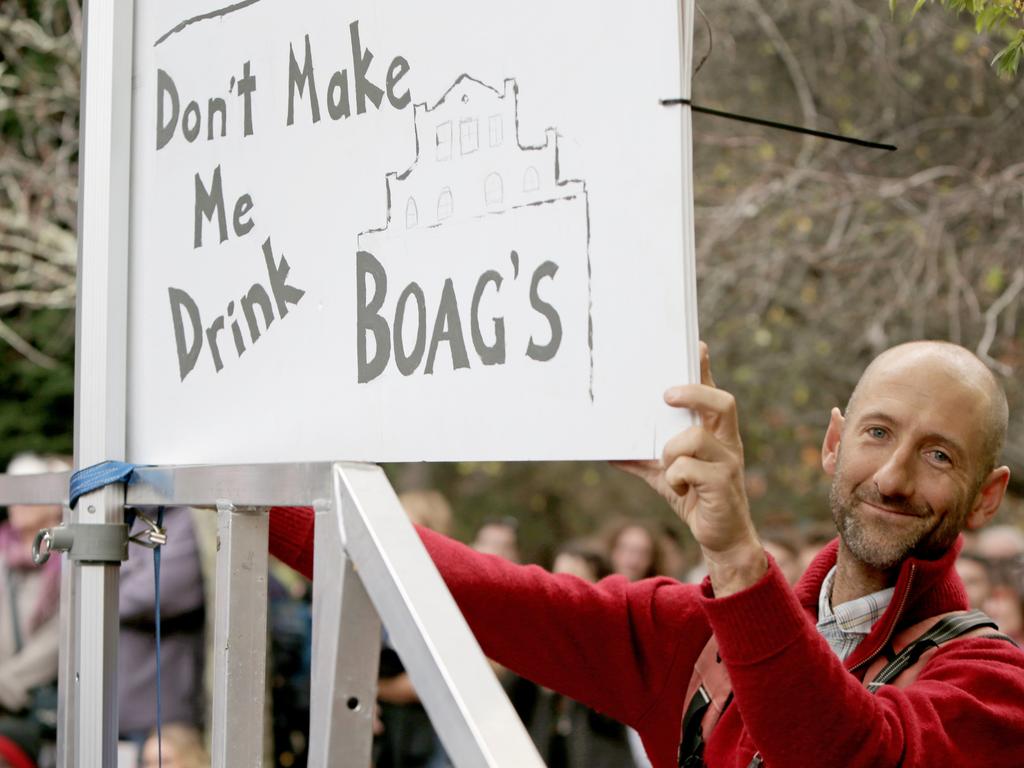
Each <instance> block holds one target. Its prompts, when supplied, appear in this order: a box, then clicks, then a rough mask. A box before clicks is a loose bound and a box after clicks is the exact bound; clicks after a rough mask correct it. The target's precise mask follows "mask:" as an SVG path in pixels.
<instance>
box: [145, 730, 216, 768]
mask: <svg viewBox="0 0 1024 768" xmlns="http://www.w3.org/2000/svg"><path fill="white" fill-rule="evenodd" d="M161 758H163V761H162V762H161ZM141 768H210V756H209V755H208V754H207V753H206V748H205V747H204V746H203V735H202V733H200V731H199V729H198V728H196V727H195V726H192V725H188V724H187V723H168V724H167V725H164V726H161V728H160V744H159V745H158V744H157V735H156V731H154V732H153V733H151V734H150V735H149V737H148V738H147V739H146V742H145V743H144V744H143V745H142V760H141Z"/></svg>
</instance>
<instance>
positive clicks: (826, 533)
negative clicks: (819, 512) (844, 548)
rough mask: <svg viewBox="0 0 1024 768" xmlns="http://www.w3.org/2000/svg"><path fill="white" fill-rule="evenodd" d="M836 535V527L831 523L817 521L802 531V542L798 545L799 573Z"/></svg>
mask: <svg viewBox="0 0 1024 768" xmlns="http://www.w3.org/2000/svg"><path fill="white" fill-rule="evenodd" d="M835 537H836V527H835V525H834V524H832V523H828V522H825V521H818V522H816V523H812V524H811V525H809V526H808V527H807V528H806V529H805V530H804V531H803V544H802V545H801V546H800V552H799V556H798V560H799V565H800V573H801V574H803V573H804V572H805V571H806V570H807V566H809V565H810V564H811V561H813V560H814V558H816V557H817V556H818V555H819V554H820V553H821V550H823V549H824V548H825V546H826V545H827V544H828V543H829V542H830V541H832V539H834V538H835Z"/></svg>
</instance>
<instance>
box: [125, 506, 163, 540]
mask: <svg viewBox="0 0 1024 768" xmlns="http://www.w3.org/2000/svg"><path fill="white" fill-rule="evenodd" d="M135 519H136V520H140V521H142V523H143V524H144V525H145V526H146V530H144V531H139V532H138V533H136V534H135V535H134V536H130V537H128V541H131V542H134V543H135V544H138V545H139V546H142V547H146V549H156V548H157V547H160V546H163V545H164V544H166V543H167V529H166V528H161V527H160V526H159V525H157V524H156V521H155V520H153V519H152V518H151V517H147V516H146V515H144V514H142V513H141V512H139V511H138V510H136V512H135Z"/></svg>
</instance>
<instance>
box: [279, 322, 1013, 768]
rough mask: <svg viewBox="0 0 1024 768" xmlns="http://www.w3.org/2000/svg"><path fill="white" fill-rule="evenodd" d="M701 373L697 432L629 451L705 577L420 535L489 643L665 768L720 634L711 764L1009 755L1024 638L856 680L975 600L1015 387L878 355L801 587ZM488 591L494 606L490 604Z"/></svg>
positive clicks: (307, 523) (305, 523) (970, 363)
mask: <svg viewBox="0 0 1024 768" xmlns="http://www.w3.org/2000/svg"><path fill="white" fill-rule="evenodd" d="M702 382H703V383H702V384H699V385H688V386H682V387H676V388H673V389H670V390H669V391H668V392H667V393H666V395H665V399H666V402H668V404H669V405H672V406H676V407H685V408H691V409H693V410H694V411H696V412H697V413H698V414H699V415H700V417H701V421H702V426H696V427H692V428H690V429H688V430H685V431H684V432H682V433H680V434H679V435H677V436H675V437H674V438H672V439H671V440H670V441H669V443H668V444H667V445H666V447H665V451H664V455H663V458H662V461H661V462H628V463H625V464H624V465H623V466H624V467H625V468H626V469H628V470H629V471H631V472H633V473H635V474H638V475H640V476H642V477H643V478H644V479H645V480H646V481H647V482H648V483H650V484H651V485H652V486H653V487H654V488H656V489H657V490H658V491H660V492H661V493H662V494H663V495H664V496H665V497H666V499H667V500H668V501H669V503H670V504H671V506H672V507H673V509H674V510H675V511H676V513H677V514H678V515H679V516H680V517H681V518H682V520H683V521H684V522H685V523H686V524H687V525H688V526H689V528H690V530H691V531H692V533H693V535H694V537H695V538H696V540H697V541H698V542H699V544H700V545H701V548H702V550H703V553H704V557H705V560H706V561H707V563H708V570H709V579H708V580H706V581H705V583H704V584H702V585H701V586H692V585H682V584H678V583H676V582H672V581H670V580H667V579H647V580H644V581H640V582H634V583H632V584H630V583H627V582H626V581H625V580H624V579H622V578H618V577H614V576H613V577H609V578H607V579H605V580H604V581H602V582H601V583H599V584H598V585H589V584H585V583H583V582H581V581H579V580H578V579H574V578H572V577H568V576H556V575H550V574H546V573H545V572H543V571H541V570H540V569H536V568H530V567H516V566H511V565H509V564H507V563H504V562H502V561H499V560H497V559H495V558H487V557H482V556H473V555H472V554H471V553H469V552H468V550H466V548H464V547H462V546H461V545H458V544H456V543H453V542H450V541H449V540H447V539H443V538H440V537H437V536H434V535H431V534H429V533H428V532H421V536H422V537H423V539H424V541H425V543H426V545H427V548H428V550H429V551H430V553H431V556H432V557H433V558H434V561H435V562H436V563H437V564H438V567H439V570H440V571H441V573H442V575H443V576H444V578H445V581H446V582H447V583H448V585H449V588H450V589H451V590H452V593H453V595H454V596H455V599H456V601H457V602H458V603H459V606H460V608H461V609H462V611H463V612H464V613H465V615H466V617H467V619H468V620H469V622H470V625H471V627H472V628H473V630H474V632H476V634H477V639H478V640H479V641H480V644H481V646H482V647H483V649H484V651H485V653H487V654H488V655H490V656H492V657H494V658H495V659H497V660H498V661H500V662H501V663H502V664H505V665H507V666H509V667H510V668H512V669H515V670H516V671H517V672H519V673H520V674H523V675H524V676H526V677H529V678H531V679H533V680H536V681H537V682H538V683H540V684H541V685H544V686H547V687H549V688H552V689H554V690H557V691H559V692H561V693H564V694H565V695H567V696H570V697H572V698H574V699H577V700H579V701H582V702H584V703H586V704H587V705H589V706H591V707H593V708H595V709H597V710H599V711H601V712H604V713H606V714H609V715H611V716H613V717H615V718H617V719H619V720H621V721H622V722H624V723H626V724H628V725H630V726H631V727H633V728H635V729H636V730H637V731H638V732H639V733H640V734H641V736H642V738H643V741H644V746H645V747H646V749H647V752H648V755H649V756H650V758H651V761H652V763H653V765H654V766H655V768H669V766H675V765H676V764H677V752H678V748H679V744H680V724H681V721H682V716H683V712H684V707H685V706H686V704H687V690H688V687H689V683H690V680H691V677H692V674H693V670H694V666H695V664H696V663H697V660H698V657H699V656H700V655H701V652H702V650H703V649H704V648H705V646H706V645H707V643H708V640H709V638H710V637H711V636H712V635H714V638H715V640H716V641H717V646H718V654H717V658H718V659H719V660H720V663H722V664H724V665H725V666H726V668H727V670H728V673H729V677H730V679H731V689H732V694H733V699H732V702H731V704H730V705H729V706H728V707H727V708H726V709H725V712H724V714H723V715H722V717H721V719H720V720H719V722H718V724H717V726H716V727H715V729H714V730H713V731H712V732H711V734H710V737H709V739H708V741H707V744H706V748H705V751H704V755H703V757H704V760H705V762H706V764H707V765H709V766H738V767H739V768H743V767H744V766H748V765H758V764H760V762H761V761H763V764H764V765H767V766H771V767H772V768H778V767H780V766H785V767H786V768H788V767H790V766H804V765H806V766H865V767H867V766H870V767H871V768H878V767H879V766H896V765H901V766H918V765H921V766H923V765H956V766H966V765H1015V764H1017V765H1019V764H1021V760H1022V755H1024V653H1022V652H1021V651H1020V650H1019V649H1018V648H1016V647H1015V646H1014V645H1012V644H1011V643H1009V642H1006V641H1005V640H1004V639H999V638H996V637H992V636H989V635H991V634H992V633H993V630H983V631H982V633H981V634H982V635H985V636H977V635H978V633H972V636H969V637H965V638H962V639H957V640H953V641H951V642H948V643H945V644H943V645H941V646H940V647H939V648H938V649H937V650H935V651H933V652H932V653H931V655H930V657H929V659H928V660H927V662H926V663H925V664H924V665H923V667H922V668H921V669H920V670H918V674H917V676H916V679H915V680H914V681H913V682H910V683H909V684H908V685H886V686H882V687H880V688H879V689H878V690H877V691H875V692H869V691H868V690H867V689H866V688H865V683H866V682H868V680H864V679H863V678H864V677H865V676H866V670H867V669H868V668H869V667H874V668H877V667H878V664H879V662H878V661H877V660H878V659H879V658H880V657H881V656H883V655H884V654H885V653H887V652H888V646H889V644H890V642H891V641H893V640H894V639H895V638H901V637H903V636H904V635H905V634H906V632H905V630H907V629H908V628H910V627H913V626H914V625H917V624H919V623H920V622H922V621H924V620H926V619H928V618H929V617H934V616H937V615H940V614H944V613H948V612H952V611H958V610H962V609H965V608H966V598H965V595H964V590H963V585H962V584H961V583H960V580H959V578H958V577H957V576H956V572H955V570H954V567H953V563H954V561H955V559H956V553H957V551H958V549H959V544H958V534H959V532H960V531H961V530H963V529H974V528H977V527H979V526H981V525H983V524H984V523H985V522H987V521H988V520H989V519H990V518H991V517H992V516H993V515H994V514H995V512H996V510H997V509H998V507H999V504H1000V502H1001V500H1002V497H1003V494H1004V492H1005V489H1006V485H1007V482H1008V480H1009V470H1008V469H1007V468H1006V467H1002V466H996V458H997V457H998V455H999V451H1000V449H1001V444H1002V440H1003V435H1004V434H1005V430H1006V419H1007V415H1006V402H1005V397H1004V396H1003V393H1002V391H1001V389H1000V388H999V386H998V384H997V382H996V381H995V380H994V378H993V377H992V375H991V374H990V372H989V371H988V370H987V369H986V368H985V366H984V365H983V364H982V363H981V362H980V361H979V360H977V358H975V357H974V356H973V355H972V354H970V353H969V352H967V351H966V350H964V349H961V348H959V347H956V346H954V345H951V344H944V343H934V342H918V343H913V344H907V345H902V346H899V347H896V348H894V349H891V350H889V351H887V352H885V353H883V354H882V355H881V356H879V358H877V359H876V360H875V361H874V362H873V363H872V364H871V365H870V366H869V367H868V369H867V371H865V373H864V375H863V377H862V378H861V380H860V382H859V383H858V385H857V387H856V389H855V391H854V394H853V396H852V397H851V399H850V402H849V404H848V405H847V408H846V413H845V414H843V413H841V412H840V411H839V409H833V411H832V414H831V419H830V421H829V425H828V428H827V430H826V434H825V439H824V442H823V445H822V466H823V468H824V470H825V471H826V472H827V473H828V474H829V475H831V476H832V480H833V482H832V492H831V494H830V501H831V506H832V514H833V518H834V520H835V522H836V525H837V527H838V529H839V533H840V538H839V539H838V540H837V541H834V542H833V543H832V544H830V545H829V546H828V547H826V548H825V550H824V551H823V552H822V553H821V554H820V555H819V556H818V558H816V559H815V561H814V562H813V563H812V565H811V567H810V568H809V569H808V572H807V573H806V574H805V576H804V578H803V579H801V581H800V582H799V583H798V585H797V586H796V588H795V589H794V588H791V587H789V585H788V584H787V583H786V581H785V579H784V577H783V575H782V573H781V572H780V571H779V569H778V567H777V566H776V565H775V564H774V562H773V561H772V560H771V559H770V558H768V557H767V556H766V554H765V552H764V549H763V548H762V547H761V545H760V543H759V541H758V538H757V533H756V531H755V530H754V526H753V523H752V521H751V518H750V513H749V509H748V505H747V499H746V494H745V492H744V484H743V453H742V446H741V443H740V438H739V428H738V422H737V416H736V407H735V402H734V401H733V398H732V396H731V395H729V394H728V393H726V392H723V391H721V390H718V389H715V388H714V384H713V381H712V379H711V374H710V370H709V367H708V362H707V355H706V351H705V352H704V354H703V355H702ZM311 521H312V517H311V515H310V514H308V513H307V512H300V511H296V510H280V511H278V512H276V513H274V514H272V516H271V537H272V541H273V545H272V546H273V547H274V548H275V550H276V553H277V554H278V556H279V557H283V558H285V559H287V560H289V561H290V562H292V563H294V564H296V565H297V566H299V567H301V568H305V569H307V570H308V569H309V564H310V563H311V562H312V522H311ZM496 594H500V596H501V599H500V600H496V599H494V597H495V595H496Z"/></svg>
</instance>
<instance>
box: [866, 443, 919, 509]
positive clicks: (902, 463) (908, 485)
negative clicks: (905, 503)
mask: <svg viewBox="0 0 1024 768" xmlns="http://www.w3.org/2000/svg"><path fill="white" fill-rule="evenodd" d="M913 460H914V451H913V449H912V448H910V447H902V446H901V447H898V448H897V449H896V450H894V451H893V452H892V453H891V454H889V458H888V459H887V460H886V462H885V463H884V464H883V465H882V466H881V467H879V468H878V471H877V472H875V477H874V480H875V487H876V488H878V492H879V493H880V494H882V495H883V496H901V497H903V498H909V497H910V496H912V495H913V493H914V465H913Z"/></svg>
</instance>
